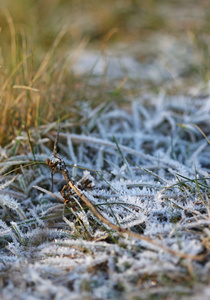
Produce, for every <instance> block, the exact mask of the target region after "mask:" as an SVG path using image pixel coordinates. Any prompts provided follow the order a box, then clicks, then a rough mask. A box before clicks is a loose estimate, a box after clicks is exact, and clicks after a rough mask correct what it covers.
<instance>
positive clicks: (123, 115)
mask: <svg viewBox="0 0 210 300" xmlns="http://www.w3.org/2000/svg"><path fill="white" fill-rule="evenodd" d="M80 105H81V103H80ZM83 112H84V116H85V118H86V121H87V122H86V125H85V126H83V125H81V126H80V128H81V132H80V133H78V128H76V127H72V128H71V129H70V130H69V129H68V127H71V124H68V123H65V124H64V123H63V124H61V132H60V142H59V143H60V148H59V149H60V150H59V151H60V152H61V153H62V157H63V158H64V160H65V162H66V163H69V164H70V165H74V164H75V166H76V165H78V166H82V167H84V168H87V169H95V170H97V171H103V172H106V173H99V172H98V173H97V174H96V173H95V172H90V173H89V172H87V171H84V173H83V175H84V176H87V177H88V178H89V179H90V180H91V186H92V187H90V188H89V189H85V191H84V193H85V195H86V196H87V198H88V199H89V200H90V201H91V202H92V203H94V204H97V207H98V209H100V211H101V212H102V214H103V215H104V216H105V217H106V218H107V219H109V220H110V221H111V222H113V223H115V224H118V225H120V226H122V227H123V228H129V229H130V230H132V231H135V232H138V233H140V234H143V235H145V236H147V237H150V238H152V239H154V240H156V241H159V242H161V243H162V244H163V245H166V246H167V247H168V248H170V249H173V250H179V251H181V252H183V253H187V254H193V255H197V254H205V255H204V257H203V259H202V260H201V261H193V260H190V259H181V258H180V257H178V256H174V255H171V254H168V253H166V252H165V251H163V250H162V249H160V248H157V247H154V246H153V245H151V244H149V243H146V242H143V241H140V240H135V239H133V238H129V237H125V238H123V237H120V236H119V235H118V233H116V232H113V231H110V229H109V228H108V227H106V226H104V225H103V224H101V223H100V222H98V221H97V219H96V218H95V217H94V216H93V214H92V213H91V212H90V211H88V210H84V209H82V207H81V209H80V208H79V205H80V204H79V202H78V209H77V210H72V211H69V210H64V211H63V204H62V203H61V202H59V200H57V199H55V198H53V197H51V196H49V195H47V194H44V193H42V192H40V191H38V190H37V189H34V188H33V186H40V187H43V188H46V189H48V190H50V183H51V180H50V170H49V169H48V168H47V167H46V166H45V165H43V164H40V165H37V167H34V168H33V169H32V168H24V167H22V174H19V175H18V177H17V179H15V181H14V182H11V183H10V185H9V186H6V182H8V180H9V179H11V178H12V177H14V175H7V176H4V177H1V181H2V188H3V189H2V190H1V194H0V201H1V206H2V208H1V211H0V212H1V219H2V221H1V223H0V225H1V232H0V234H1V256H0V263H1V264H0V267H1V282H0V287H1V299H81V297H82V298H83V299H116V298H119V297H120V299H148V298H149V299H151V298H153V297H154V299H156V297H157V299H160V298H161V299H162V298H164V297H168V295H170V297H169V298H170V299H180V297H181V296H182V297H184V296H185V298H183V299H188V297H190V299H198V298H196V296H194V297H195V298H191V295H195V294H196V295H199V299H208V298H209V297H210V290H209V287H207V285H208V284H209V276H210V264H209V261H208V259H209V255H208V251H209V247H210V246H209V242H210V240H209V239H210V231H209V225H210V215H209V213H210V212H209V182H210V181H209V180H210V178H209V168H210V155H209V144H208V141H207V140H206V139H205V138H204V136H203V135H202V134H201V132H200V131H199V130H198V128H196V127H195V126H194V125H193V124H196V126H198V127H199V128H200V129H201V130H203V131H204V132H205V134H206V135H207V136H208V138H209V137H210V132H209V128H210V127H209V125H210V123H209V120H210V98H209V96H208V95H206V97H205V98H202V99H201V98H194V99H192V98H188V97H184V96H182V97H178V96H173V97H172V96H171V97H169V96H164V94H159V95H158V96H154V95H152V94H151V95H149V94H147V95H144V96H140V97H139V98H138V99H135V100H134V101H133V102H132V104H131V106H130V112H128V111H125V110H123V109H120V108H119V107H117V106H116V105H115V104H114V103H109V104H108V105H101V106H100V107H98V108H96V109H95V110H92V109H90V108H89V107H88V106H87V105H86V104H85V103H83ZM52 126H53V125H52ZM39 134H40V136H41V137H42V139H41V138H40V140H39V141H37V143H39V144H40V154H39V155H38V154H36V160H38V161H43V162H44V161H45V159H46V158H47V157H49V156H51V155H52V152H51V151H50V150H48V148H47V147H46V146H45V143H46V141H47V140H48V139H52V140H54V139H55V135H56V130H54V129H53V128H49V127H48V128H47V127H43V128H41V129H40V133H39ZM36 135H37V132H35V131H34V133H33V134H32V138H33V139H35V138H36ZM24 138H25V136H24V134H23V135H22V137H19V140H21V139H22V141H24ZM13 146H14V145H10V146H8V147H7V148H6V149H1V155H2V156H3V155H4V156H6V155H7V153H8V152H9V150H10V148H12V147H13ZM30 160H33V155H32V154H28V155H21V156H20V155H19V156H18V155H17V156H13V157H11V158H8V159H6V160H4V162H3V163H1V168H2V169H1V172H5V171H6V169H8V170H9V167H10V166H11V165H14V166H17V165H19V164H20V163H21V162H22V164H23V163H24V161H25V162H28V161H30ZM23 166H24V164H23ZM69 170H70V172H71V174H72V176H73V177H74V178H77V177H76V174H77V175H82V171H81V169H78V168H76V167H73V168H71V167H69ZM90 174H91V175H90ZM75 180H76V179H75ZM63 184H64V181H63V180H62V177H61V175H60V174H55V175H54V193H55V194H56V195H57V196H59V197H61V195H60V194H59V190H60V189H61V188H62V186H63ZM72 197H73V198H72V201H74V200H75V199H76V197H75V195H72ZM76 201H79V199H76ZM73 213H74V214H73ZM78 217H79V218H80V221H78V219H77V221H76V218H78ZM158 297H159V298H158Z"/></svg>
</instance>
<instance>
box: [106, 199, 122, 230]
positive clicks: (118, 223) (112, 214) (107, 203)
mask: <svg viewBox="0 0 210 300" xmlns="http://www.w3.org/2000/svg"><path fill="white" fill-rule="evenodd" d="M103 199H104V200H105V201H106V205H107V206H108V207H109V209H110V211H111V216H112V217H113V218H114V219H115V222H116V223H117V225H118V226H119V227H120V226H121V225H120V222H119V221H118V219H117V217H116V216H115V213H114V212H113V209H112V206H111V205H110V203H109V202H108V201H107V200H106V199H105V198H104V197H103Z"/></svg>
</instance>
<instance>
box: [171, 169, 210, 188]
mask: <svg viewBox="0 0 210 300" xmlns="http://www.w3.org/2000/svg"><path fill="white" fill-rule="evenodd" d="M176 174H177V175H178V176H179V177H181V178H184V179H186V180H185V181H182V182H183V183H186V182H194V183H195V179H190V178H188V177H186V176H184V175H181V174H179V173H176ZM205 179H209V178H208V177H203V178H200V179H199V178H197V179H196V180H197V182H198V184H199V186H200V187H204V188H206V189H208V190H210V187H209V186H208V185H205V184H203V183H200V182H199V181H200V180H202V181H204V180H205ZM175 185H176V184H175ZM172 186H173V185H172Z"/></svg>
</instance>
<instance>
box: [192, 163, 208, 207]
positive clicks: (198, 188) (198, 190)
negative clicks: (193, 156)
mask: <svg viewBox="0 0 210 300" xmlns="http://www.w3.org/2000/svg"><path fill="white" fill-rule="evenodd" d="M193 162H194V168H195V186H196V189H197V192H198V194H199V196H200V199H201V202H202V203H203V205H204V206H205V207H206V204H205V202H204V200H203V196H202V194H201V189H200V186H199V184H198V178H197V177H198V174H197V170H196V166H195V161H193Z"/></svg>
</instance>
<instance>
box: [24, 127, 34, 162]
mask: <svg viewBox="0 0 210 300" xmlns="http://www.w3.org/2000/svg"><path fill="white" fill-rule="evenodd" d="M26 132H27V136H28V142H29V146H30V148H31V153H32V154H33V158H34V161H35V162H36V156H35V153H34V148H33V145H32V142H31V137H30V133H29V130H28V129H26Z"/></svg>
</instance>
